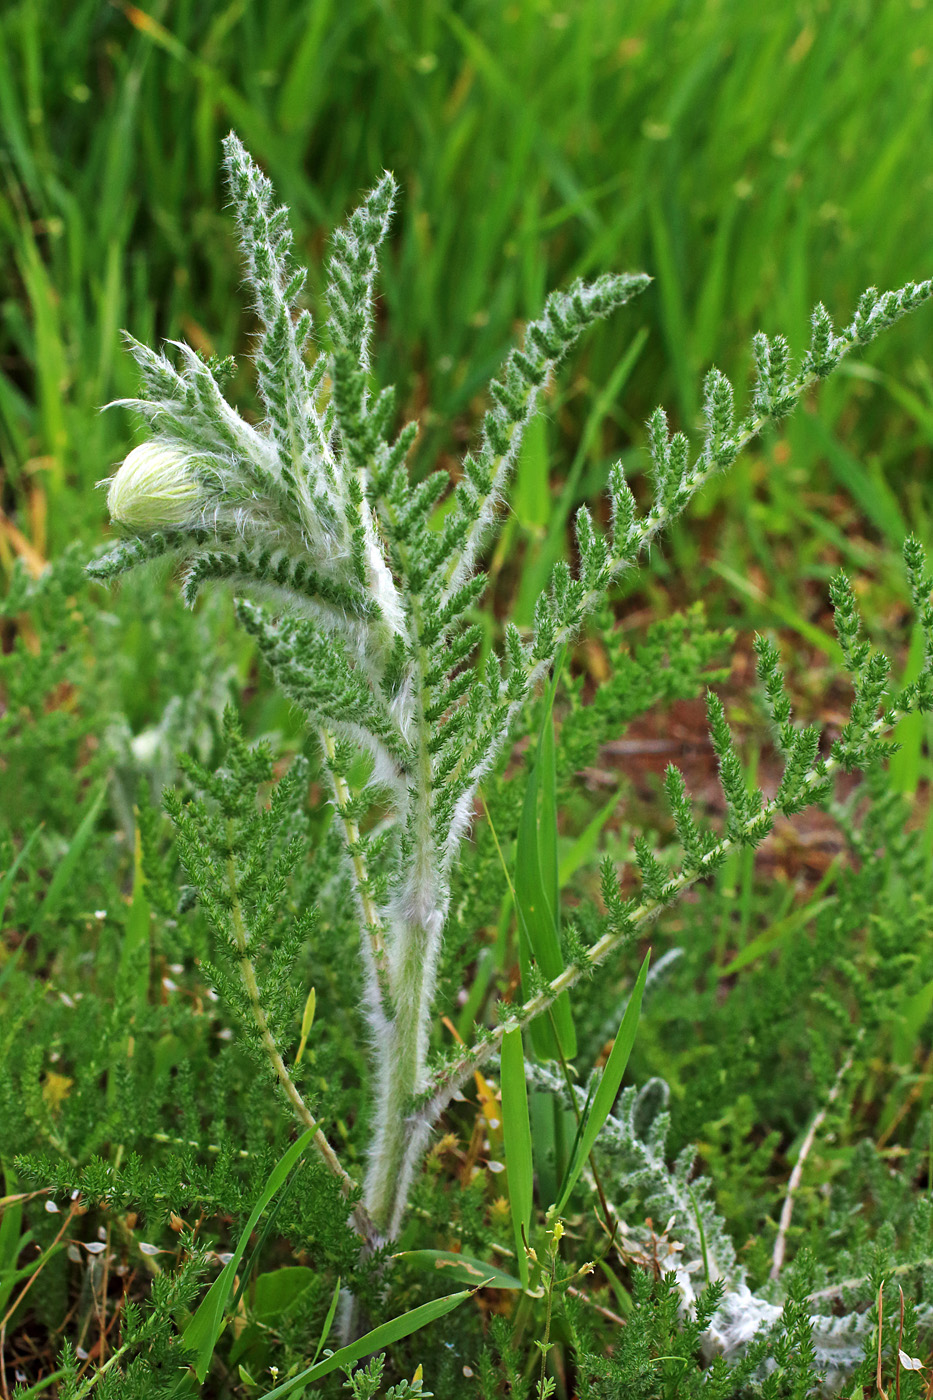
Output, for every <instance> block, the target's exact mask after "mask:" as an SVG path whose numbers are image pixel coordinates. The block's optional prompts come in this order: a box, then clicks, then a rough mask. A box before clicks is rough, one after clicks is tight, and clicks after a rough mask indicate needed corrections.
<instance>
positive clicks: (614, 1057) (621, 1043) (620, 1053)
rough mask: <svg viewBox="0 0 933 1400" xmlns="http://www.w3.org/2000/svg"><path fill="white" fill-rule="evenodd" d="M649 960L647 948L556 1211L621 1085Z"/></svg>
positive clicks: (635, 1027) (635, 1028) (577, 1142)
mask: <svg viewBox="0 0 933 1400" xmlns="http://www.w3.org/2000/svg"><path fill="white" fill-rule="evenodd" d="M650 959H651V953H650V951H649V952H647V953H646V954H645V960H644V962H643V963H642V965H641V970H640V971H639V973H638V977H637V978H636V981H635V985H634V987H633V988H632V994H631V996H630V997H629V999H628V1006H627V1007H626V1008H625V1015H624V1016H623V1017H622V1024H621V1025H620V1026H619V1030H618V1033H617V1035H616V1038H615V1041H614V1042H613V1046H612V1050H611V1052H610V1055H609V1059H608V1060H607V1061H606V1067H605V1069H604V1070H603V1072H602V1075H601V1076H600V1080H599V1084H598V1086H597V1089H596V1092H595V1094H594V1095H593V1098H592V1101H591V1103H590V1105H589V1108H588V1110H587V1112H586V1115H585V1117H584V1120H583V1125H582V1127H581V1129H580V1133H579V1135H578V1137H577V1141H576V1145H575V1147H574V1152H573V1156H572V1157H571V1159H570V1166H569V1167H568V1168H567V1175H566V1176H565V1177H564V1183H563V1186H562V1188H561V1192H560V1197H559V1199H558V1200H557V1202H556V1203H555V1206H554V1209H555V1211H556V1212H557V1214H560V1212H561V1211H562V1210H563V1209H564V1207H565V1206H566V1204H567V1201H568V1200H569V1199H570V1193H571V1191H572V1190H573V1188H574V1186H576V1184H577V1179H578V1177H579V1175H580V1173H581V1172H582V1170H583V1165H584V1163H585V1162H586V1159H587V1157H589V1155H590V1153H591V1152H592V1150H593V1144H594V1143H595V1142H596V1139H597V1137H598V1136H599V1134H600V1131H601V1129H602V1127H603V1124H604V1123H605V1121H606V1119H607V1118H608V1117H609V1114H610V1113H611V1112H612V1105H613V1104H614V1103H615V1101H616V1095H617V1094H618V1092H619V1090H620V1088H621V1087H622V1077H623V1075H624V1074H625V1067H626V1065H627V1064H628V1060H629V1056H630V1055H631V1053H632V1046H633V1045H634V1044H635V1034H636V1032H637V1030H638V1020H639V1017H640V1016H641V1002H642V997H643V996H644V993H645V982H646V981H647V978H648V964H649V962H650Z"/></svg>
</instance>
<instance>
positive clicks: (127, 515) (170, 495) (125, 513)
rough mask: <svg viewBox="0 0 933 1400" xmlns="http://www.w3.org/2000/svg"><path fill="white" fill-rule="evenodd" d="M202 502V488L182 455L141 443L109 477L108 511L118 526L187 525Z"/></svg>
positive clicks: (146, 527) (155, 445) (171, 449)
mask: <svg viewBox="0 0 933 1400" xmlns="http://www.w3.org/2000/svg"><path fill="white" fill-rule="evenodd" d="M203 500H204V489H203V487H202V486H201V483H200V482H199V481H198V479H197V477H196V476H195V475H194V473H193V472H192V470H191V464H190V460H189V458H187V457H186V456H185V455H184V453H182V452H178V451H176V450H175V449H174V448H171V447H165V446H163V445H161V444H159V443H156V442H144V443H143V444H142V445H141V446H140V447H134V448H133V450H132V452H131V453H130V454H129V456H128V457H127V458H126V460H125V461H124V462H123V465H122V466H121V467H120V468H119V470H118V471H117V474H116V476H114V477H112V478H111V481H110V490H109V491H108V492H107V509H108V510H109V511H110V515H111V518H112V519H113V520H115V521H117V523H118V524H120V525H129V526H132V527H135V528H142V529H153V528H155V527H156V526H159V525H184V524H186V522H188V521H190V520H192V519H194V517H195V516H196V515H197V514H198V510H199V507H200V505H201V503H202V502H203Z"/></svg>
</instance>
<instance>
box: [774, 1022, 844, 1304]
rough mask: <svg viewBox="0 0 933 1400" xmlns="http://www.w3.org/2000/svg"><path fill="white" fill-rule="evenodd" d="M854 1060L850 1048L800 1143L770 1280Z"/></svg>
mask: <svg viewBox="0 0 933 1400" xmlns="http://www.w3.org/2000/svg"><path fill="white" fill-rule="evenodd" d="M863 1034H864V1031H862V1030H860V1031H859V1033H858V1040H861V1038H862V1036H863ZM857 1044H858V1041H856V1045H857ZM854 1058H855V1046H853V1047H852V1049H851V1050H850V1051H849V1054H848V1055H847V1056H846V1058H845V1060H844V1061H843V1063H842V1064H841V1065H840V1067H839V1072H838V1073H837V1075H836V1078H835V1080H834V1081H833V1086H832V1088H831V1089H830V1091H829V1093H828V1094H827V1096H826V1102H825V1104H824V1105H823V1107H822V1108H821V1109H820V1111H819V1112H818V1113H817V1114H816V1115H815V1116H814V1118H813V1121H812V1123H811V1124H810V1126H809V1128H808V1129H807V1135H806V1137H805V1138H804V1140H803V1143H802V1144H801V1148H800V1151H799V1153H798V1154H797V1160H796V1162H795V1163H794V1169H793V1171H792V1172H791V1174H790V1180H789V1181H788V1183H787V1195H786V1196H785V1197H784V1205H783V1207H782V1208H781V1221H780V1224H779V1226H778V1232H777V1239H776V1240H775V1241H774V1249H773V1250H772V1252H771V1278H772V1279H776V1278H779V1277H780V1273H781V1269H782V1267H783V1264H784V1254H785V1252H786V1250H787V1232H788V1230H789V1229H790V1222H791V1216H792V1215H793V1213H794V1196H795V1194H796V1192H797V1189H798V1188H799V1186H800V1183H801V1181H802V1179H803V1169H804V1166H805V1165H806V1161H807V1158H808V1157H809V1155H810V1153H811V1151H812V1150H813V1144H814V1143H815V1142H816V1137H817V1133H818V1132H819V1131H820V1128H822V1126H823V1124H824V1122H825V1121H826V1115H827V1114H828V1112H829V1110H830V1109H831V1108H832V1106H833V1104H834V1103H835V1101H836V1099H837V1098H838V1097H839V1094H840V1092H841V1090H842V1081H843V1080H844V1079H845V1077H846V1075H847V1074H848V1072H849V1070H850V1069H851V1068H852V1061H853V1059H854Z"/></svg>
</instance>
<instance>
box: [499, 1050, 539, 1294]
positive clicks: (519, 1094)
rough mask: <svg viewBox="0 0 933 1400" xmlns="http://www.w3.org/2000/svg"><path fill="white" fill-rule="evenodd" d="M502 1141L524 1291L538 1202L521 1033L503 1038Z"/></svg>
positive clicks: (516, 1251)
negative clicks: (534, 1206)
mask: <svg viewBox="0 0 933 1400" xmlns="http://www.w3.org/2000/svg"><path fill="white" fill-rule="evenodd" d="M501 1064H502V1137H503V1141H504V1144H505V1170H506V1175H507V1178H508V1183H509V1205H510V1207H511V1210H512V1229H513V1231H514V1233H515V1253H516V1255H517V1257H518V1272H519V1276H520V1277H521V1281H522V1288H527V1287H528V1259H527V1256H526V1254H525V1244H526V1242H527V1241H528V1239H529V1232H530V1230H531V1210H532V1204H533V1198H534V1162H533V1159H532V1147H531V1121H530V1119H529V1117H528V1090H527V1087H526V1084H525V1051H524V1047H523V1045H522V1033H521V1031H520V1030H515V1031H509V1032H508V1034H507V1035H504V1036H503V1037H502V1056H501Z"/></svg>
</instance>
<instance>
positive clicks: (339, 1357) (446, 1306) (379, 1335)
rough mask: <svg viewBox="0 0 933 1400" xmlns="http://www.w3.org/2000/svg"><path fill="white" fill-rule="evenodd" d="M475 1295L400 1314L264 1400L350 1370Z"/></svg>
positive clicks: (275, 1399)
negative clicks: (337, 1371)
mask: <svg viewBox="0 0 933 1400" xmlns="http://www.w3.org/2000/svg"><path fill="white" fill-rule="evenodd" d="M475 1292H476V1289H475V1288H465V1289H464V1290H463V1291H462V1293H448V1294H447V1295H446V1297H444V1298H435V1299H434V1300H433V1302H430V1303H422V1305H421V1307H419V1308H412V1310H411V1312H407V1313H402V1315H401V1317H394V1318H393V1319H392V1321H391V1322H384V1323H383V1324H382V1326H381V1327H374V1328H373V1330H372V1331H371V1332H367V1333H366V1335H365V1336H363V1337H360V1338H359V1339H358V1340H357V1341H355V1342H351V1343H350V1345H349V1346H345V1347H341V1348H340V1350H339V1351H334V1352H331V1354H330V1356H325V1358H324V1360H323V1361H319V1362H318V1363H317V1365H315V1366H309V1367H308V1368H307V1370H304V1371H299V1372H298V1375H297V1376H292V1377H291V1379H290V1380H287V1381H285V1382H284V1383H283V1384H282V1385H277V1386H276V1387H275V1389H274V1390H270V1391H269V1392H268V1393H267V1394H266V1396H265V1397H264V1400H280V1397H281V1396H283V1395H288V1394H289V1392H290V1391H292V1390H295V1389H297V1387H298V1386H306V1385H307V1384H308V1383H309V1382H310V1381H317V1380H320V1379H321V1377H322V1376H328V1375H330V1373H331V1371H336V1370H337V1368H338V1367H340V1366H352V1364H353V1362H354V1361H362V1360H363V1358H364V1357H366V1356H370V1355H372V1353H373V1352H376V1351H381V1350H382V1348H383V1347H387V1346H391V1345H392V1343H393V1342H400V1341H401V1340H402V1338H403V1337H410V1336H411V1335H412V1333H413V1332H420V1330H421V1328H422V1327H427V1326H428V1324H429V1323H431V1322H436V1321H437V1319H438V1318H439V1317H446V1315H447V1313H450V1312H453V1310H454V1308H458V1307H459V1306H460V1304H461V1303H462V1302H463V1301H464V1300H465V1299H466V1298H471V1297H472V1296H473V1294H474V1293H475Z"/></svg>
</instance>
